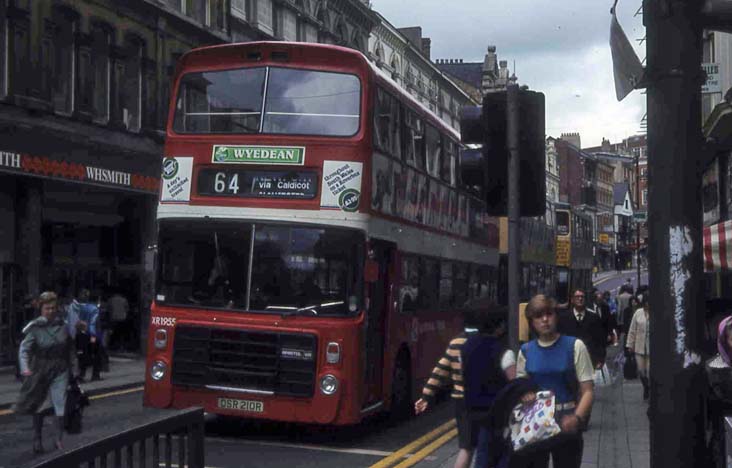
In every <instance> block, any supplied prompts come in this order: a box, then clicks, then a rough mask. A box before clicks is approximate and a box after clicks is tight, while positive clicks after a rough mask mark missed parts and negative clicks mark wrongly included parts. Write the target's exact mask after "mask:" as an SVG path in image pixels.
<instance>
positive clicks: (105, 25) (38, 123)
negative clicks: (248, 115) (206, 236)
mask: <svg viewBox="0 0 732 468" xmlns="http://www.w3.org/2000/svg"><path fill="white" fill-rule="evenodd" d="M0 15H2V17H3V18H6V21H3V22H0V29H1V30H0V53H1V54H3V56H2V57H0V128H1V129H2V134H3V140H2V143H1V144H0V217H2V219H3V223H0V241H1V242H0V362H2V361H4V360H11V359H13V353H14V350H15V348H16V346H15V345H16V344H17V339H18V336H19V335H18V333H19V330H20V328H21V327H22V326H23V324H24V322H25V321H27V320H28V319H29V318H31V316H32V315H33V314H34V311H33V310H32V309H31V308H28V307H24V305H27V304H28V303H29V298H30V297H32V296H35V295H37V294H38V293H39V292H41V291H43V290H54V291H56V292H57V293H58V294H59V295H60V296H61V297H62V299H63V301H68V300H70V298H72V297H74V296H76V295H77V294H78V292H79V290H80V289H82V288H88V289H90V290H92V293H93V295H95V296H98V297H102V298H104V297H105V296H106V295H108V294H111V293H112V292H114V291H119V292H121V293H122V294H124V295H125V296H126V297H127V298H128V300H129V302H130V315H129V320H130V324H131V325H132V326H133V327H134V330H135V332H136V333H135V335H136V336H139V337H140V340H139V341H138V342H133V343H129V344H128V346H129V347H130V348H132V349H137V348H139V347H140V344H141V343H144V342H145V333H146V324H147V321H148V315H149V305H150V303H151V299H152V281H153V258H154V254H153V252H154V248H153V247H154V243H155V210H156V205H157V194H158V187H159V173H160V171H159V168H160V160H161V156H162V154H163V138H164V135H165V132H164V130H163V129H164V126H165V122H166V117H167V112H168V99H169V94H170V79H171V76H172V75H173V73H174V70H175V66H176V63H177V61H178V58H179V57H180V56H181V55H182V54H184V53H185V52H186V51H188V50H190V49H191V48H194V47H198V46H203V45H212V44H220V43H226V42H233V41H250V40H293V41H313V42H315V41H317V42H322V43H329V44H339V45H343V46H347V47H353V48H356V49H358V50H361V51H362V52H364V53H367V52H368V50H367V48H368V40H369V35H370V33H371V29H372V28H373V27H374V26H375V25H376V24H377V23H378V16H377V15H376V13H375V12H373V11H372V10H371V9H370V7H369V5H368V3H367V2H365V1H361V0H319V1H315V0H294V1H288V2H283V1H276V0H130V1H125V2H119V1H112V0H93V1H92V0H54V1H33V0H0Z"/></svg>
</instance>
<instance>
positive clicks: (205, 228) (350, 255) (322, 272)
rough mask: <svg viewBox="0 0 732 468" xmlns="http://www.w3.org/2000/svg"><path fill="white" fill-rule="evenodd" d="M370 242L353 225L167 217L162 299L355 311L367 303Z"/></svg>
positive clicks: (306, 311) (279, 309) (278, 309)
mask: <svg viewBox="0 0 732 468" xmlns="http://www.w3.org/2000/svg"><path fill="white" fill-rule="evenodd" d="M252 236H253V238H254V242H253V243H252ZM364 245H365V238H364V235H363V233H360V232H359V231H354V230H349V229H339V228H322V227H300V226H289V225H282V224H271V225H270V224H260V223H257V224H254V225H253V224H251V223H242V222H239V223H237V222H213V223H212V222H210V221H203V220H195V221H194V220H190V221H188V220H186V221H182V220H176V221H173V220H168V221H163V222H161V226H160V237H159V257H158V281H157V287H156V289H157V293H156V300H157V301H158V302H160V303H164V304H167V305H182V306H189V307H201V308H214V309H229V310H237V311H251V312H271V313H293V314H296V313H301V314H303V315H313V316H319V315H328V316H338V315H342V316H346V315H353V314H354V313H356V312H358V311H359V310H360V307H361V297H362V269H363V258H364V253H363V251H364ZM250 263H251V267H250ZM248 291H251V293H248ZM247 305H248V307H247Z"/></svg>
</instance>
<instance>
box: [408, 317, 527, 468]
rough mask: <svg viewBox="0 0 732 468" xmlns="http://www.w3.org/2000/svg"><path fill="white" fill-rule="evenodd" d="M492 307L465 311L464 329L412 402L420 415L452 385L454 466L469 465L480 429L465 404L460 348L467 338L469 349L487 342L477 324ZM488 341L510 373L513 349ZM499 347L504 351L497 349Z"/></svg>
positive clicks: (513, 363) (461, 467)
mask: <svg viewBox="0 0 732 468" xmlns="http://www.w3.org/2000/svg"><path fill="white" fill-rule="evenodd" d="M494 308H495V307H494V306H489V307H487V308H486V309H484V311H477V310H476V311H470V312H468V313H467V314H466V317H465V319H466V320H465V321H466V328H465V331H464V332H463V333H461V334H460V335H458V336H457V337H455V338H453V339H452V340H451V341H450V344H449V345H448V346H447V349H446V350H445V354H443V356H442V357H441V358H440V360H439V361H438V362H437V365H436V366H435V368H434V369H433V370H432V374H431V375H430V378H429V380H428V381H427V383H426V384H425V386H424V388H423V389H422V397H421V398H420V399H419V400H417V401H416V402H415V404H414V411H415V413H416V414H421V413H423V412H424V411H426V410H427V409H428V408H429V407H430V406H432V405H434V402H435V397H436V394H437V392H438V391H439V390H440V389H442V388H447V387H451V389H452V391H451V394H450V396H451V397H452V400H453V402H454V404H455V419H456V421H457V430H458V445H459V448H460V451H459V452H458V456H457V459H456V460H455V465H454V468H468V467H469V466H470V462H471V460H472V458H473V451H474V450H475V447H476V445H477V441H478V431H479V429H480V428H479V424H478V422H477V421H474V420H471V417H470V415H469V414H468V410H467V407H466V403H465V386H464V385H463V384H464V380H463V359H464V356H463V354H462V350H463V347H464V346H465V345H466V343H467V342H468V341H469V340H470V339H473V338H474V339H475V340H473V341H470V343H469V344H468V347H469V348H472V347H473V346H476V345H481V344H486V343H487V342H486V341H484V340H483V339H481V338H482V337H481V333H480V326H481V325H482V324H483V320H482V319H481V316H482V314H484V313H486V312H488V311H489V310H492V309H494ZM476 340H477V341H476ZM488 344H489V345H490V346H488V347H490V348H491V350H492V351H491V355H492V356H493V355H494V354H495V356H493V357H495V358H496V360H497V361H498V362H499V363H500V367H501V369H503V370H504V371H508V372H509V373H510V372H512V371H511V370H510V368H511V367H512V366H515V356H514V355H513V352H506V351H505V349H503V348H502V347H501V346H500V344H499V342H498V341H497V340H495V341H494V340H491V342H490V343H488ZM501 349H503V351H502V352H498V351H499V350H501ZM498 357H500V359H498ZM491 359H492V358H491Z"/></svg>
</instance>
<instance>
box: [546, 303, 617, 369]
mask: <svg viewBox="0 0 732 468" xmlns="http://www.w3.org/2000/svg"><path fill="white" fill-rule="evenodd" d="M558 320H559V324H558V327H559V328H558V329H559V333H561V334H562V335H567V336H574V337H577V338H579V339H580V340H582V342H583V343H584V345H585V346H586V347H587V350H588V351H589V353H590V358H591V359H592V366H593V367H594V368H595V369H601V368H602V365H603V364H604V363H605V358H606V355H607V349H606V344H607V336H606V334H605V329H604V327H603V325H602V321H601V320H600V317H599V316H598V315H597V314H595V313H594V312H592V311H591V310H590V309H588V308H587V307H585V293H584V291H582V290H581V289H577V290H576V291H574V293H573V294H572V309H570V310H561V311H559V316H558Z"/></svg>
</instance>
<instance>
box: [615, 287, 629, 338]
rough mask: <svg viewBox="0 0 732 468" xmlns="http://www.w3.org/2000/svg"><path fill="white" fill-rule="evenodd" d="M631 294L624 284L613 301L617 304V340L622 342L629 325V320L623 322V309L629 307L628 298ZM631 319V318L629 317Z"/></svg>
mask: <svg viewBox="0 0 732 468" xmlns="http://www.w3.org/2000/svg"><path fill="white" fill-rule="evenodd" d="M631 297H633V293H631V292H630V290H629V288H628V285H627V284H624V285H622V286H621V287H620V293H619V294H618V296H617V298H616V299H615V301H616V303H617V312H618V313H617V322H618V338H619V339H620V340H622V339H623V338H624V337H623V335H624V332H625V329H626V327H627V326H628V325H630V319H629V320H627V321H626V320H625V309H626V308H627V307H628V306H629V305H630V298H631ZM631 318H632V317H631Z"/></svg>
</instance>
